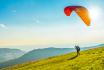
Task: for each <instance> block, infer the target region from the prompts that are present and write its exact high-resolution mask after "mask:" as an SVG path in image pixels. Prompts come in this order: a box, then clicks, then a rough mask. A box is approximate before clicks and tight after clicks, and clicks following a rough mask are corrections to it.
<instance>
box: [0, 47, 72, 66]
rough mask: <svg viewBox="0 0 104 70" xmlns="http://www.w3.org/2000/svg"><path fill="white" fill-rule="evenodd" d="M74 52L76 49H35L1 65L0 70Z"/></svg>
mask: <svg viewBox="0 0 104 70" xmlns="http://www.w3.org/2000/svg"><path fill="white" fill-rule="evenodd" d="M72 51H74V48H52V47H51V48H44V49H35V50H32V51H30V52H28V53H26V54H24V55H23V56H22V57H20V58H18V59H14V60H10V61H7V62H4V63H1V64H0V68H2V67H8V66H12V65H15V64H19V63H24V62H28V61H32V60H39V59H42V58H48V57H52V56H56V55H62V54H66V53H69V52H72Z"/></svg>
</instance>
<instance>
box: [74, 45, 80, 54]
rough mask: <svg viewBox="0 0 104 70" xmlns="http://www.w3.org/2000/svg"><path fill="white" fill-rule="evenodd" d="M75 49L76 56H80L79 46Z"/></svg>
mask: <svg viewBox="0 0 104 70" xmlns="http://www.w3.org/2000/svg"><path fill="white" fill-rule="evenodd" d="M75 49H76V51H77V56H78V55H80V47H79V46H75Z"/></svg>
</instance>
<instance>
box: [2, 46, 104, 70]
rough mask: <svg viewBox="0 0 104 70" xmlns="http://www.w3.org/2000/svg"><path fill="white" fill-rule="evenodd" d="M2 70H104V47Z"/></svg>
mask: <svg viewBox="0 0 104 70" xmlns="http://www.w3.org/2000/svg"><path fill="white" fill-rule="evenodd" d="M1 70H104V47H99V48H94V49H89V50H85V51H81V53H80V56H78V57H77V56H76V53H75V52H73V53H70V54H65V55H61V56H55V57H50V58H47V59H42V60H38V61H31V62H28V63H24V64H19V65H15V66H13V67H8V68H6V69H1Z"/></svg>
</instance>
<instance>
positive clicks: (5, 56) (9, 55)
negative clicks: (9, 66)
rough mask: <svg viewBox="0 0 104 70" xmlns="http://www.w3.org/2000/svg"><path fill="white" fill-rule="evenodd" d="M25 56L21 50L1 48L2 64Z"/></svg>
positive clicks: (0, 59) (0, 61)
mask: <svg viewBox="0 0 104 70" xmlns="http://www.w3.org/2000/svg"><path fill="white" fill-rule="evenodd" d="M23 54H24V52H23V51H21V50H19V49H9V48H0V63H2V62H6V61H9V60H13V59H16V58H18V57H20V56H22V55H23Z"/></svg>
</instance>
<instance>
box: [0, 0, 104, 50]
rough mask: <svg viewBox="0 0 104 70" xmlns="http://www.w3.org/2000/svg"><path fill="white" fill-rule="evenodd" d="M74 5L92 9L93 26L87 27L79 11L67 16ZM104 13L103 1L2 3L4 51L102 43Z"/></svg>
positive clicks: (0, 17) (6, 0) (10, 0)
mask: <svg viewBox="0 0 104 70" xmlns="http://www.w3.org/2000/svg"><path fill="white" fill-rule="evenodd" d="M73 5H77V6H84V7H86V8H87V9H88V10H89V12H90V15H91V26H89V27H88V26H86V25H85V24H84V22H83V21H82V20H81V19H80V18H79V16H78V15H76V13H75V12H73V13H72V14H71V16H70V17H67V16H65V14H64V8H65V7H66V6H73ZM103 11H104V5H103V0H98V1H96V0H0V48H18V49H22V50H30V49H34V48H44V47H61V48H63V47H71V46H72V45H75V44H78V45H95V44H102V43H104V20H103V18H104V14H103ZM82 47H84V46H82Z"/></svg>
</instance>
